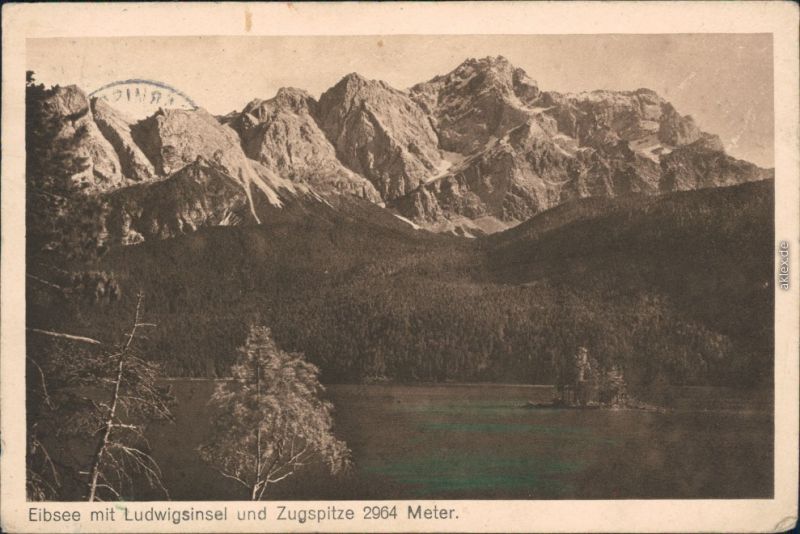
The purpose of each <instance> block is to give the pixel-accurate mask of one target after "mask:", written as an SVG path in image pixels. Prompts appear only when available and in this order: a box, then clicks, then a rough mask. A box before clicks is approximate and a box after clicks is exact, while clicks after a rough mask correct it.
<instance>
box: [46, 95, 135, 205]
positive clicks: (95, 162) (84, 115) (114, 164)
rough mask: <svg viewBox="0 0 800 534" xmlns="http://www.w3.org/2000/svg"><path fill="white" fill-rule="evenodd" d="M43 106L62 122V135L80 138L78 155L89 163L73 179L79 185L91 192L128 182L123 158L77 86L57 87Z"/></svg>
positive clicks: (60, 134) (60, 123)
mask: <svg viewBox="0 0 800 534" xmlns="http://www.w3.org/2000/svg"><path fill="white" fill-rule="evenodd" d="M42 105H43V106H44V107H45V109H46V110H47V111H48V113H49V114H50V115H51V116H53V117H55V118H56V119H57V120H58V122H59V126H60V131H59V133H58V136H59V137H61V138H73V139H76V140H77V142H78V146H77V149H76V155H77V156H79V157H82V158H85V160H86V162H87V167H86V169H85V170H84V171H82V172H80V173H79V174H77V175H75V176H74V177H73V180H74V181H75V183H77V184H81V186H82V187H85V188H87V190H88V191H106V190H109V189H112V188H114V187H119V186H120V185H122V184H124V183H125V177H124V176H123V173H122V165H121V163H120V159H119V157H118V155H117V153H116V152H115V151H114V147H113V146H112V145H111V143H109V141H108V140H107V139H106V138H105V137H104V136H103V134H102V133H101V132H100V130H99V129H98V126H97V124H96V123H95V121H94V117H93V115H92V109H91V107H90V105H89V98H88V97H87V96H86V93H84V92H83V91H82V90H81V89H79V88H78V87H77V86H75V85H69V86H65V87H59V86H56V87H54V88H53V89H52V90H51V91H50V94H49V96H48V97H47V98H46V99H45V100H44V102H43V103H42Z"/></svg>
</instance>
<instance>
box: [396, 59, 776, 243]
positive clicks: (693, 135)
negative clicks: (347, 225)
mask: <svg viewBox="0 0 800 534" xmlns="http://www.w3.org/2000/svg"><path fill="white" fill-rule="evenodd" d="M411 94H412V96H413V97H414V98H415V100H417V102H418V103H419V104H420V106H421V107H423V109H425V110H426V111H428V112H429V113H431V115H432V117H433V119H432V120H433V124H435V126H436V130H437V133H438V135H439V139H440V146H441V148H443V149H445V150H451V151H455V152H458V153H460V154H461V155H462V156H463V157H464V159H463V160H462V161H461V162H460V163H459V164H457V165H454V166H453V167H452V168H450V169H448V170H447V172H445V173H443V174H442V175H440V176H437V177H435V178H434V179H433V180H429V181H428V182H427V183H426V184H424V185H422V186H420V187H419V188H417V189H416V190H414V191H411V192H410V193H409V194H408V195H406V196H405V197H403V198H401V199H398V200H397V201H395V202H393V203H392V206H393V207H394V208H395V209H397V210H398V211H399V212H400V213H401V214H403V215H404V216H405V217H407V218H409V219H411V220H413V221H415V222H418V223H420V224H423V225H427V226H428V227H432V228H437V229H445V230H448V229H449V230H458V231H460V232H461V233H467V234H473V235H474V234H479V233H482V231H483V230H484V229H485V228H486V225H483V226H481V225H476V222H478V221H480V220H484V221H485V220H487V219H490V220H492V221H494V222H493V224H492V225H491V226H490V228H494V229H496V228H504V227H505V228H507V227H509V226H513V225H515V224H518V223H519V222H521V221H524V220H526V219H528V218H529V217H530V216H532V215H533V214H535V213H538V212H541V211H543V210H545V209H549V208H551V207H554V206H557V205H558V204H560V203H562V202H566V201H569V200H571V199H575V198H585V197H617V196H620V195H627V194H632V193H645V194H658V193H663V192H669V191H678V190H686V189H697V188H701V187H717V186H721V185H733V184H737V183H742V182H747V181H754V180H763V179H767V178H769V177H771V176H772V174H771V172H770V171H767V170H764V169H759V168H758V167H755V166H754V165H750V164H747V163H746V162H741V161H739V160H736V159H734V158H731V157H730V156H727V155H726V154H725V153H724V150H723V148H722V145H721V142H720V141H719V138H717V137H716V136H713V135H711V134H707V133H705V132H702V131H701V130H700V129H699V128H698V127H697V125H696V124H695V122H694V120H693V119H692V118H691V117H689V116H681V115H680V114H679V113H678V112H677V111H676V110H675V108H674V107H673V106H672V105H671V104H670V103H669V102H667V101H665V100H664V99H663V98H661V97H660V96H658V95H657V94H656V93H655V92H653V91H650V90H648V89H638V90H636V91H593V92H588V93H579V94H560V93H556V92H542V91H540V90H539V87H538V85H537V84H536V82H534V81H533V80H531V79H530V78H529V77H528V76H527V74H526V73H525V72H524V71H523V70H521V69H517V68H514V67H513V65H511V64H510V63H509V62H508V61H507V60H506V59H505V58H503V57H501V56H498V57H488V58H484V59H481V60H467V61H465V62H464V63H462V64H461V65H460V66H459V67H458V68H456V69H455V70H453V71H452V72H450V73H449V74H447V75H445V76H437V77H435V78H433V79H432V80H431V81H429V82H426V83H423V84H419V85H417V86H414V87H413V88H412V89H411Z"/></svg>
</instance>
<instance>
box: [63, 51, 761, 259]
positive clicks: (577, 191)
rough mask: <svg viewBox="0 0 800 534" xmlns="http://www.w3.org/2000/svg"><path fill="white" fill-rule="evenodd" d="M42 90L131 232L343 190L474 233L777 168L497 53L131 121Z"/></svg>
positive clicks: (128, 237) (115, 220)
mask: <svg viewBox="0 0 800 534" xmlns="http://www.w3.org/2000/svg"><path fill="white" fill-rule="evenodd" d="M47 105H48V106H50V108H51V110H52V111H55V112H56V114H57V115H58V116H60V117H61V118H62V135H65V136H69V135H74V133H75V132H76V131H77V129H78V128H82V131H83V132H84V134H83V137H82V138H81V155H83V156H85V157H86V158H87V160H88V161H89V163H90V165H89V166H88V168H87V169H86V170H85V171H83V172H82V173H80V174H79V175H77V176H76V177H75V180H76V181H79V182H81V183H82V184H84V186H85V188H86V191H87V192H89V193H90V194H97V195H101V196H103V197H104V198H106V199H107V200H108V203H109V205H110V207H111V209H110V213H109V215H108V220H107V227H108V230H109V233H110V235H111V237H112V238H113V240H114V241H116V242H118V243H121V244H133V243H138V242H141V241H145V240H150V239H160V238H168V237H174V236H177V235H181V234H184V233H187V232H192V231H196V230H197V229H199V228H201V227H206V226H223V225H241V224H251V223H259V222H263V221H264V220H266V219H268V218H269V217H270V216H272V215H273V214H274V213H275V210H281V209H285V208H286V207H288V206H292V205H301V206H305V207H306V208H309V209H316V208H314V206H320V205H331V203H332V199H334V198H335V197H339V196H342V195H344V196H349V197H358V198H360V199H363V200H365V201H368V202H370V203H373V204H376V205H378V206H380V207H382V208H384V209H386V210H388V211H389V212H390V213H392V214H394V215H396V216H397V217H399V218H400V219H401V220H403V221H405V222H406V223H407V224H410V225H411V226H412V227H414V228H425V229H428V230H433V231H436V232H447V233H455V234H458V235H463V236H468V237H474V236H478V235H483V234H490V233H493V232H497V231H500V230H504V229H507V228H510V227H513V226H516V225H517V224H519V223H521V222H523V221H525V220H527V219H529V218H531V217H532V216H534V215H536V214H538V213H541V212H543V211H546V210H548V209H551V208H554V207H556V206H558V205H560V204H562V203H565V202H569V201H572V200H576V199H581V198H587V197H593V198H615V197H621V196H626V195H657V194H663V193H668V192H675V191H685V190H693V189H701V188H708V187H719V186H729V185H735V184H740V183H744V182H750V181H758V180H764V179H768V178H771V177H772V176H773V174H774V172H773V171H772V170H771V169H762V168H759V167H757V166H755V165H753V164H751V163H748V162H745V161H742V160H738V159H735V158H733V157H731V156H729V155H727V154H726V153H725V150H724V148H723V145H722V142H721V141H720V139H719V138H718V137H717V136H715V135H713V134H710V133H707V132H704V131H702V130H701V129H700V127H699V126H698V125H697V124H696V123H695V121H694V120H693V119H692V118H691V117H690V116H685V115H681V114H680V113H679V112H678V111H677V110H676V109H675V108H674V106H673V105H672V104H670V103H669V102H667V101H666V100H664V99H663V98H662V97H660V96H659V95H658V94H656V93H655V92H653V91H651V90H648V89H637V90H634V91H603V90H599V91H592V92H585V93H576V94H563V93H557V92H553V91H542V90H541V89H540V88H539V86H538V84H537V83H536V82H535V81H534V80H532V79H531V78H530V77H529V76H528V74H527V73H526V72H525V71H523V70H522V69H519V68H515V67H514V66H513V65H512V64H511V63H509V62H508V61H507V60H506V59H505V58H503V57H501V56H498V57H487V58H483V59H468V60H466V61H464V62H463V63H462V64H461V65H459V66H458V67H457V68H456V69H454V70H453V71H451V72H449V73H447V74H444V75H441V76H436V77H435V78H433V79H431V80H429V81H427V82H423V83H420V84H417V85H415V86H413V87H411V88H410V89H408V90H399V89H396V88H393V87H391V86H390V85H389V84H387V83H385V82H383V81H376V80H368V79H366V78H364V77H362V76H360V75H358V74H356V73H351V74H348V75H346V76H345V77H343V78H342V79H341V80H340V81H339V82H338V83H337V84H336V85H334V86H333V87H331V88H330V89H328V90H327V91H325V92H324V93H323V94H322V95H321V96H320V98H319V99H318V100H317V99H315V98H314V97H313V96H311V95H310V94H308V93H307V92H306V91H303V90H302V89H295V88H282V89H280V90H279V91H278V92H277V94H276V95H275V96H274V97H272V98H270V99H267V100H261V99H255V100H253V101H251V102H250V103H249V104H247V105H246V106H245V107H244V109H242V110H241V111H235V112H232V113H229V114H227V115H225V116H222V117H216V116H213V115H211V114H209V113H208V112H206V111H204V110H203V109H200V108H198V109H194V110H180V109H160V110H158V111H157V112H156V113H155V114H154V115H152V116H150V117H147V118H145V119H143V120H140V121H132V120H129V119H127V118H126V117H124V116H123V115H122V114H120V113H119V112H117V111H116V110H115V109H114V108H113V107H112V106H111V105H110V104H109V103H108V102H107V101H105V100H103V99H97V98H92V99H90V98H88V97H87V96H86V94H85V93H84V92H83V91H82V90H81V89H79V88H78V87H76V86H67V87H57V88H56V89H55V90H54V91H53V92H52V94H51V95H50V97H49V99H48V102H47ZM351 204H352V203H347V205H351Z"/></svg>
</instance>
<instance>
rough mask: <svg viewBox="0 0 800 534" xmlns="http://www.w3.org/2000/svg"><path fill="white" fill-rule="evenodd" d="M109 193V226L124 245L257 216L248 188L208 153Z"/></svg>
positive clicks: (107, 224)
mask: <svg viewBox="0 0 800 534" xmlns="http://www.w3.org/2000/svg"><path fill="white" fill-rule="evenodd" d="M107 199H108V202H109V205H110V208H111V209H110V214H109V216H108V219H107V221H106V226H107V228H108V231H109V233H110V234H111V236H112V237H113V239H114V241H116V242H118V243H120V244H124V245H130V244H135V243H140V242H142V241H145V240H148V239H166V238H169V237H175V236H178V235H181V234H185V233H188V232H193V231H195V230H197V229H198V228H201V227H203V226H220V225H235V224H242V223H248V222H249V223H253V222H255V218H254V216H253V212H252V210H251V205H250V199H249V198H248V195H247V193H246V191H245V189H244V188H243V187H241V186H240V184H238V183H236V181H235V180H233V179H231V176H230V175H229V174H228V173H227V171H226V169H224V168H223V167H221V166H220V165H219V164H217V163H215V162H209V161H206V160H205V159H204V158H202V157H200V158H198V159H197V160H196V161H195V162H193V163H191V164H189V165H186V166H185V167H183V168H182V169H180V170H179V171H178V172H176V173H174V174H172V175H171V176H170V177H169V178H166V179H164V180H159V181H157V182H152V183H143V184H137V185H133V186H130V187H125V188H121V189H118V190H116V191H113V192H111V193H110V194H109V195H108V196H107Z"/></svg>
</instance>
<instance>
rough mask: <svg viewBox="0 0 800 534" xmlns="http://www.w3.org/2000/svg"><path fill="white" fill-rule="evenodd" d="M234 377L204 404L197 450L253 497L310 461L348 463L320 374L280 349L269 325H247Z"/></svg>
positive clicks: (333, 468)
mask: <svg viewBox="0 0 800 534" xmlns="http://www.w3.org/2000/svg"><path fill="white" fill-rule="evenodd" d="M232 374H233V378H232V380H229V381H225V382H223V383H221V384H220V385H218V386H217V390H216V391H215V393H214V395H213V397H212V398H211V401H210V402H209V406H210V408H211V412H212V432H211V436H210V438H209V439H208V440H207V441H206V443H204V444H203V445H202V446H201V447H200V448H199V452H200V456H201V457H202V458H203V460H204V461H206V462H207V463H209V464H210V465H211V466H212V467H213V468H215V469H216V470H217V471H218V472H219V473H221V474H222V475H223V476H224V477H226V478H229V479H231V480H234V481H235V482H237V483H238V484H239V485H241V486H242V487H244V488H245V489H246V490H247V493H248V497H249V498H250V499H251V500H261V499H262V498H263V497H264V495H265V493H266V490H267V487H268V486H269V485H271V484H276V483H278V482H280V481H281V480H284V479H286V478H287V477H290V476H292V475H293V474H294V473H296V472H297V471H298V469H300V468H302V467H303V466H305V465H307V464H309V463H311V462H323V463H324V464H326V465H327V467H328V469H329V470H330V472H331V473H334V474H335V473H337V472H339V471H341V470H342V469H345V468H346V467H347V466H348V465H349V450H348V448H347V446H346V445H345V443H344V442H342V441H340V440H338V439H337V438H336V437H335V436H334V434H333V430H332V427H333V418H332V415H331V414H332V410H333V406H332V405H331V404H330V403H328V402H326V401H323V400H322V399H321V398H320V394H321V393H322V392H323V388H322V386H321V384H320V383H319V380H318V374H319V371H318V370H317V368H316V367H315V366H314V365H312V364H310V363H308V362H306V361H305V360H304V359H303V355H302V354H299V353H287V352H284V351H282V350H280V349H279V348H278V347H277V345H276V344H275V342H274V341H273V340H272V337H271V335H270V331H269V329H268V328H265V327H260V326H252V327H251V328H250V332H249V335H248V337H247V342H246V344H245V346H244V347H242V348H241V349H240V359H239V361H238V362H237V363H236V364H235V365H234V366H233V369H232Z"/></svg>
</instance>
